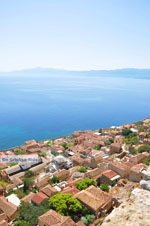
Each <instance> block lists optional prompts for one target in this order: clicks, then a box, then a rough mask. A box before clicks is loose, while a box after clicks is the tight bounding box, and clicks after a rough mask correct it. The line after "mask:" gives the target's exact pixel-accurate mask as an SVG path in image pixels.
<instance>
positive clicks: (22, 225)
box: [0, 118, 150, 226]
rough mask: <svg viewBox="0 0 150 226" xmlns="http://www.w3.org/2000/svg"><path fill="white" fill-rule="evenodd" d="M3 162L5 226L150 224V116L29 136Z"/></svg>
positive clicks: (0, 224) (0, 190)
mask: <svg viewBox="0 0 150 226" xmlns="http://www.w3.org/2000/svg"><path fill="white" fill-rule="evenodd" d="M4 155H7V156H11V155H15V156H16V157H17V156H18V155H19V156H20V155H21V156H25V155H30V156H31V157H32V156H33V155H37V156H38V162H32V163H21V162H19V163H18V162H15V161H14V162H12V163H10V162H3V161H0V226H8V225H10V226H13V225H14V226H32V225H33V226H36V225H39V226H85V225H90V226H100V225H102V226H116V225H118V226H125V225H132V226H138V225H139V226H140V225H143V226H149V225H150V222H149V211H150V118H146V119H144V120H143V121H139V122H136V123H132V124H124V125H121V126H112V127H110V128H100V129H98V130H96V131H92V130H85V131H75V132H73V134H72V135H71V136H65V137H61V138H57V139H48V140H45V141H35V140H30V141H26V142H25V143H24V145H21V146H18V147H15V148H10V149H8V150H5V151H4V150H3V151H1V152H0V158H1V159H2V157H3V156H4Z"/></svg>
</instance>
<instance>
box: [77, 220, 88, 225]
mask: <svg viewBox="0 0 150 226" xmlns="http://www.w3.org/2000/svg"><path fill="white" fill-rule="evenodd" d="M76 226H86V225H85V224H83V221H82V220H80V221H78V222H77V223H76Z"/></svg>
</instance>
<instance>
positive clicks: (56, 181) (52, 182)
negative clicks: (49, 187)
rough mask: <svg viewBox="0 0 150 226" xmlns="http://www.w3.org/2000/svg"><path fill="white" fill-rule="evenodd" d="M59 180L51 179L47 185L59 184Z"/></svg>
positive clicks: (57, 178) (56, 178)
mask: <svg viewBox="0 0 150 226" xmlns="http://www.w3.org/2000/svg"><path fill="white" fill-rule="evenodd" d="M60 181H61V180H60V178H59V177H55V176H54V177H52V178H51V179H50V180H49V181H48V183H49V184H56V183H59V182H60Z"/></svg>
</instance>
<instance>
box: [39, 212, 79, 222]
mask: <svg viewBox="0 0 150 226" xmlns="http://www.w3.org/2000/svg"><path fill="white" fill-rule="evenodd" d="M40 222H42V225H45V226H76V224H75V222H74V221H72V220H71V218H70V217H66V216H61V215H60V214H59V213H57V212H56V211H54V210H49V211H48V212H47V213H45V214H43V215H42V216H40V217H39V225H40Z"/></svg>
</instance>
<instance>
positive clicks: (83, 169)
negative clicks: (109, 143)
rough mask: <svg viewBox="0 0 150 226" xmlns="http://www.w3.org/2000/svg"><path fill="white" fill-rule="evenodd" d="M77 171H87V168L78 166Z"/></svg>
mask: <svg viewBox="0 0 150 226" xmlns="http://www.w3.org/2000/svg"><path fill="white" fill-rule="evenodd" d="M78 172H80V173H86V172H87V169H86V167H80V168H79V169H78Z"/></svg>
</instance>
